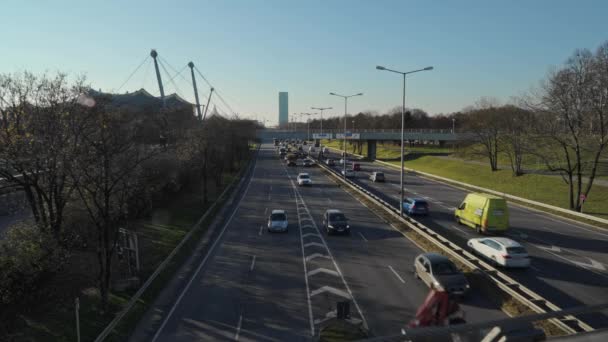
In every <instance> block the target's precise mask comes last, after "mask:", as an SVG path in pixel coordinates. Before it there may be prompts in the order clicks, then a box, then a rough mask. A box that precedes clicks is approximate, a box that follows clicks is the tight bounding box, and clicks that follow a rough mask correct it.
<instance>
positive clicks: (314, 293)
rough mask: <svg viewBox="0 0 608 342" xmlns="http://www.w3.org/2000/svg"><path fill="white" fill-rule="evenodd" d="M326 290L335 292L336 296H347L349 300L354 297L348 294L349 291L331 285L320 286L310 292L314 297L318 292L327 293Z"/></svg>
mask: <svg viewBox="0 0 608 342" xmlns="http://www.w3.org/2000/svg"><path fill="white" fill-rule="evenodd" d="M325 292H329V293H333V294H335V295H336V296H340V297H343V298H346V299H348V300H351V299H352V297H351V296H350V294H348V293H347V292H345V291H342V290H338V289H337V288H335V287H331V286H321V287H320V288H318V289H316V290H314V291H312V292H311V293H310V296H311V297H314V296H316V295H318V294H321V293H325Z"/></svg>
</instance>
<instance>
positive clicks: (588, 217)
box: [328, 147, 608, 225]
mask: <svg viewBox="0 0 608 342" xmlns="http://www.w3.org/2000/svg"><path fill="white" fill-rule="evenodd" d="M328 148H329V149H330V150H332V151H334V152H339V153H342V150H338V149H335V148H333V147H328ZM349 154H351V155H355V156H357V157H361V158H365V157H364V156H362V155H359V154H354V153H349ZM374 163H378V164H381V165H385V166H388V167H391V168H394V169H397V170H399V166H398V165H395V164H391V163H387V162H384V161H382V160H378V159H375V160H374ZM403 169H404V170H407V171H411V172H415V173H417V174H420V175H423V176H425V177H429V178H433V179H437V180H441V181H443V182H447V183H451V184H456V185H459V186H463V187H467V188H470V189H475V190H479V191H483V192H487V193H489V194H494V195H498V196H502V197H505V198H508V199H512V200H515V201H518V202H523V203H527V204H532V205H534V206H537V207H541V208H545V209H549V210H552V211H557V212H560V213H564V214H567V215H571V216H574V217H580V218H582V219H585V220H589V221H594V222H598V223H602V224H607V225H608V220H607V219H603V218H601V217H596V216H592V215H588V214H584V213H579V212H577V211H572V210H568V209H564V208H560V207H556V206H554V205H551V204H547V203H542V202H537V201H533V200H530V199H527V198H523V197H518V196H514V195H510V194H508V193H506V192H500V191H495V190H491V189H487V188H483V187H480V186H477V185H472V184H468V183H464V182H459V181H457V180H453V179H450V178H445V177H441V176H437V175H434V174H432V173H426V172H422V171H418V170H414V169H410V168H407V167H404V168H403Z"/></svg>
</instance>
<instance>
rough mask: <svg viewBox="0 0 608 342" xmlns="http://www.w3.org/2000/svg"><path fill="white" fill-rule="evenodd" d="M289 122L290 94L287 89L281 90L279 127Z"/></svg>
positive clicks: (285, 125)
mask: <svg viewBox="0 0 608 342" xmlns="http://www.w3.org/2000/svg"><path fill="white" fill-rule="evenodd" d="M288 123H289V96H288V95H287V92H286V91H281V92H279V127H287V124H288Z"/></svg>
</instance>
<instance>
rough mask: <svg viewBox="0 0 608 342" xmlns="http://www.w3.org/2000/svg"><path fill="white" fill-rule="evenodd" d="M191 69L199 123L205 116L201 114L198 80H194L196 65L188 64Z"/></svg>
mask: <svg viewBox="0 0 608 342" xmlns="http://www.w3.org/2000/svg"><path fill="white" fill-rule="evenodd" d="M188 66H189V67H190V74H191V75H192V87H193V88H194V99H195V100H196V114H197V117H198V121H203V116H202V114H201V103H200V102H199V100H198V89H197V88H196V78H194V63H192V62H190V63H188Z"/></svg>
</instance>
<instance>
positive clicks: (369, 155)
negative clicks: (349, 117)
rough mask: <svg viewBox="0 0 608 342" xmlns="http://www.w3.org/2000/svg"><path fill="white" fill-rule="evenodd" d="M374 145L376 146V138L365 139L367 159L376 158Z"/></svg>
mask: <svg viewBox="0 0 608 342" xmlns="http://www.w3.org/2000/svg"><path fill="white" fill-rule="evenodd" d="M376 147H377V141H376V140H368V141H367V155H366V157H367V159H369V160H374V159H376Z"/></svg>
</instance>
